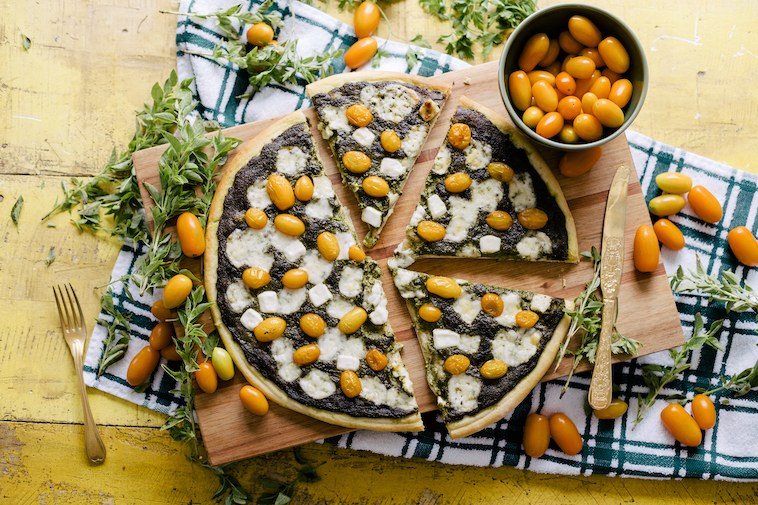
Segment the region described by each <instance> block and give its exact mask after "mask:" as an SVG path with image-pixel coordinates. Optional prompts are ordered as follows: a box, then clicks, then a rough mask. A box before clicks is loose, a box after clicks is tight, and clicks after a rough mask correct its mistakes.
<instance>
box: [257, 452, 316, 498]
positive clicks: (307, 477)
mask: <svg viewBox="0 0 758 505" xmlns="http://www.w3.org/2000/svg"><path fill="white" fill-rule="evenodd" d="M293 451H294V454H295V460H296V461H297V462H298V463H299V464H301V465H303V466H301V467H300V468H298V470H297V477H295V480H293V481H292V482H288V483H283V482H279V481H276V480H273V479H261V484H263V485H264V486H265V487H267V488H269V489H270V491H267V492H265V493H263V494H262V495H260V496H259V497H258V501H256V502H255V503H258V504H261V505H268V504H272V505H286V504H287V503H289V501H290V500H291V499H292V495H293V494H294V493H295V487H296V486H297V485H298V483H300V482H306V483H313V482H318V481H320V480H321V477H320V476H319V474H318V473H316V470H317V469H318V466H321V465H318V466H313V465H312V464H311V463H309V462H308V460H306V459H305V458H304V457H303V456H302V455H301V454H300V451H299V449H298V448H297V447H295V448H293Z"/></svg>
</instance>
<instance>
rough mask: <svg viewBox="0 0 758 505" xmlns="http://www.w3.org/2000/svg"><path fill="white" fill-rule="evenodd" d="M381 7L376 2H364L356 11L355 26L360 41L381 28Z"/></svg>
mask: <svg viewBox="0 0 758 505" xmlns="http://www.w3.org/2000/svg"><path fill="white" fill-rule="evenodd" d="M379 16H380V14H379V7H377V6H376V4H375V3H374V2H363V3H361V4H360V5H359V6H358V8H357V9H356V11H355V16H353V26H354V27H355V36H356V37H358V38H359V39H363V38H366V37H370V36H371V35H373V34H374V30H376V27H377V26H379Z"/></svg>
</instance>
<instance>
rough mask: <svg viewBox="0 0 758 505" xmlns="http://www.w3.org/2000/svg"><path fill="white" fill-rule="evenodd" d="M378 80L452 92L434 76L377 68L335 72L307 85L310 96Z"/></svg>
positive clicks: (446, 92) (447, 92) (447, 93)
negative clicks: (348, 84)
mask: <svg viewBox="0 0 758 505" xmlns="http://www.w3.org/2000/svg"><path fill="white" fill-rule="evenodd" d="M360 81H366V82H376V81H402V82H407V83H410V84H417V85H421V86H424V87H426V88H428V89H434V90H437V91H441V92H443V93H445V95H446V96H448V95H449V94H450V89H451V86H450V85H449V84H446V83H443V82H439V81H436V80H434V79H433V78H428V77H422V76H420V75H412V74H401V73H399V72H386V71H376V70H363V71H360V72H348V73H344V74H334V75H332V76H329V77H326V78H324V79H321V80H319V81H316V82H313V83H311V84H308V85H307V86H306V87H305V91H306V93H308V97H313V96H315V95H318V94H319V93H328V92H329V91H331V90H332V89H334V88H339V87H340V86H342V85H343V84H347V83H349V82H360Z"/></svg>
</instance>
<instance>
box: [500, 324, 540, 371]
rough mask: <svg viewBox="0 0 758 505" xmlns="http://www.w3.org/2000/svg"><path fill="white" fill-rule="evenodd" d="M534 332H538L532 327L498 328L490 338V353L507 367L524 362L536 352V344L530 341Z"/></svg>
mask: <svg viewBox="0 0 758 505" xmlns="http://www.w3.org/2000/svg"><path fill="white" fill-rule="evenodd" d="M535 333H540V332H538V331H537V330H535V329H534V328H529V329H526V330H524V329H520V328H519V329H505V330H500V331H499V332H498V333H497V335H495V338H494V339H492V355H493V356H494V357H495V359H499V360H500V361H503V362H505V364H506V365H508V366H509V367H515V366H518V365H520V364H522V363H526V362H527V361H529V359H530V358H531V357H532V356H534V354H535V353H536V352H537V345H536V344H535V343H534V342H533V341H532V336H533V335H534V334H535ZM537 343H539V340H537Z"/></svg>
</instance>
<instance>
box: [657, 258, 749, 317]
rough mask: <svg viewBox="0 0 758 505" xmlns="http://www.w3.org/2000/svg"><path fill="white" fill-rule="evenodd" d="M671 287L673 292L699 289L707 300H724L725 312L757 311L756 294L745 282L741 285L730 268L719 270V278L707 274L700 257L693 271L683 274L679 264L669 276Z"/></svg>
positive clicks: (687, 291)
mask: <svg viewBox="0 0 758 505" xmlns="http://www.w3.org/2000/svg"><path fill="white" fill-rule="evenodd" d="M671 289H673V290H674V292H675V293H690V292H694V291H701V292H703V293H705V294H706V295H708V296H709V298H708V301H709V302H712V301H714V300H715V301H719V302H724V303H725V304H726V311H727V312H747V311H748V310H752V311H754V312H758V294H757V293H756V292H755V291H753V288H751V287H750V286H749V285H747V284H745V285H742V284H741V282H740V279H739V278H738V277H737V276H736V275H735V274H734V272H732V271H731V270H724V271H723V272H721V280H719V279H718V277H716V276H715V275H709V274H708V273H707V272H706V271H705V268H703V264H702V263H700V257H698V258H697V262H696V267H695V271H694V272H692V271H690V272H689V273H687V274H685V273H684V269H683V268H682V266H681V265H680V266H679V268H678V269H677V271H676V274H675V275H672V276H671ZM756 319H758V315H757V316H756Z"/></svg>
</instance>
